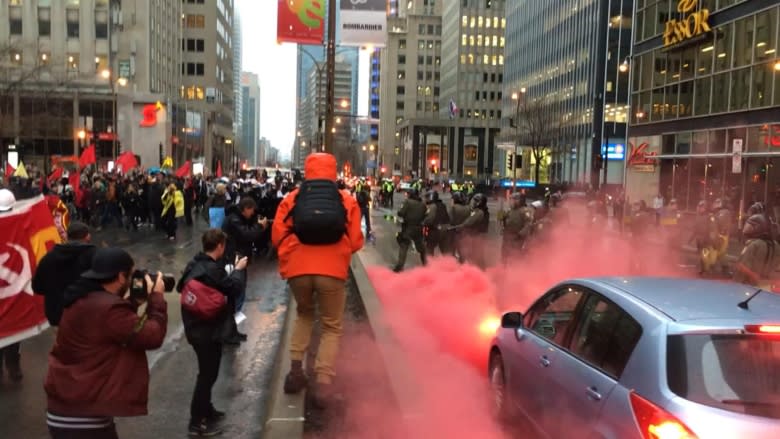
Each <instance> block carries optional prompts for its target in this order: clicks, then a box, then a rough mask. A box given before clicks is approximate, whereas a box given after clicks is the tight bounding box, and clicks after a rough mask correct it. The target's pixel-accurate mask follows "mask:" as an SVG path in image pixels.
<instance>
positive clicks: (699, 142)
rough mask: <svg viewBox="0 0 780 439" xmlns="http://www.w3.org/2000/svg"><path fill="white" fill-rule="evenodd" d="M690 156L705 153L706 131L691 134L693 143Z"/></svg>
mask: <svg viewBox="0 0 780 439" xmlns="http://www.w3.org/2000/svg"><path fill="white" fill-rule="evenodd" d="M691 153H692V154H706V153H707V131H697V132H695V133H693V142H692V143H691Z"/></svg>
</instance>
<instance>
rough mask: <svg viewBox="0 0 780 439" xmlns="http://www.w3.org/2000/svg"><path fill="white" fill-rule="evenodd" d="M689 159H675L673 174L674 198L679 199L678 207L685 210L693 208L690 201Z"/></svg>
mask: <svg viewBox="0 0 780 439" xmlns="http://www.w3.org/2000/svg"><path fill="white" fill-rule="evenodd" d="M689 162H690V160H689V159H674V161H673V163H674V169H673V174H672V197H674V198H675V199H677V205H678V206H680V208H682V209H685V210H690V209H692V207H695V206H696V205H695V204H694V205H693V206H691V205H690V201H689V192H690V175H689V174H690V166H689Z"/></svg>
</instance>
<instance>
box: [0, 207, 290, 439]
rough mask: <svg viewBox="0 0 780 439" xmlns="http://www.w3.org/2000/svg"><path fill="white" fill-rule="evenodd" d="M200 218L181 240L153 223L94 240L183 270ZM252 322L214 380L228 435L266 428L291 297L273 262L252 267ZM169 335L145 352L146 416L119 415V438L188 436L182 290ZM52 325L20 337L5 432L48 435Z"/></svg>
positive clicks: (140, 260)
mask: <svg viewBox="0 0 780 439" xmlns="http://www.w3.org/2000/svg"><path fill="white" fill-rule="evenodd" d="M202 229H203V225H202V222H201V223H200V225H199V226H198V227H196V228H195V229H192V228H187V227H186V226H182V227H180V229H179V230H180V233H179V237H178V239H177V241H176V242H174V243H169V242H168V241H167V240H165V239H164V235H163V234H162V233H157V232H150V231H148V229H146V230H142V231H141V232H138V233H133V232H126V231H124V230H120V229H115V228H110V229H106V230H104V231H102V232H97V233H96V235H95V236H94V237H93V242H95V243H96V244H98V245H102V244H109V245H110V244H114V245H119V246H122V247H124V248H125V249H126V250H128V251H129V252H130V253H131V255H132V256H133V258H134V259H135V263H136V267H137V268H139V267H143V268H147V269H149V270H159V271H162V272H164V273H171V274H174V275H176V277H177V278H178V276H179V275H180V273H181V271H182V270H183V268H184V266H185V265H186V263H187V262H188V261H189V259H190V258H191V257H192V256H193V255H194V254H195V253H196V252H197V251H199V250H200V232H201V231H202ZM247 296H248V297H247V303H246V306H245V308H244V313H245V314H246V316H247V320H246V321H245V322H244V323H242V324H241V325H240V326H239V329H240V330H241V331H242V332H245V333H247V335H248V341H247V342H245V343H243V344H242V345H241V346H238V347H225V350H224V354H223V357H222V367H221V369H220V377H219V379H218V380H217V383H216V385H215V386H214V405H215V406H216V407H217V408H218V409H220V410H223V411H225V412H227V414H228V415H227V419H226V421H225V423H224V425H225V427H226V428H225V436H224V437H230V438H257V437H258V436H259V434H260V431H261V428H262V422H263V417H264V413H265V410H266V404H267V401H268V396H269V395H268V391H267V388H268V385H269V380H270V379H271V373H272V369H273V364H274V361H275V359H276V353H277V351H278V348H279V340H280V332H281V330H282V327H283V323H284V318H285V315H286V312H287V304H288V301H289V296H288V294H287V292H286V285H285V283H284V282H283V281H282V280H281V278H280V277H279V275H278V272H277V270H276V265H275V264H274V263H269V262H265V261H263V262H258V263H255V264H253V265H251V266H250V267H249V283H248V287H247ZM166 299H167V302H168V313H169V320H168V333H167V336H166V340H165V343H164V345H163V346H162V348H161V349H159V350H157V351H153V352H149V353H148V358H149V363H150V366H151V383H150V391H149V415H148V416H146V417H139V418H127V419H119V420H117V429H118V431H119V435H120V437H122V438H134V439H148V438H151V437H166V438H168V437H171V438H172V437H184V436H185V435H186V431H187V423H188V421H189V404H190V398H191V396H192V390H193V387H194V385H195V378H196V375H197V363H196V358H195V353H194V352H193V350H192V348H191V347H190V346H189V344H187V342H186V340H185V339H184V333H183V326H182V322H181V312H180V305H179V295H178V294H177V293H172V294H167V295H166ZM54 334H55V330H54V329H49V330H47V331H46V332H45V333H44V334H42V335H40V336H38V337H35V338H32V339H29V340H26V341H24V342H22V348H21V350H22V367H23V370H24V373H25V377H24V380H23V381H22V382H21V383H19V384H16V383H12V382H10V381H9V380H8V379H7V378H6V379H4V380H3V381H0V437H2V438H7V439H17V438H19V439H22V438H30V439H38V438H45V437H48V433H47V430H46V422H45V412H46V395H45V392H44V391H43V379H44V377H45V374H46V367H47V355H48V352H49V350H50V348H51V346H52V344H53V342H54Z"/></svg>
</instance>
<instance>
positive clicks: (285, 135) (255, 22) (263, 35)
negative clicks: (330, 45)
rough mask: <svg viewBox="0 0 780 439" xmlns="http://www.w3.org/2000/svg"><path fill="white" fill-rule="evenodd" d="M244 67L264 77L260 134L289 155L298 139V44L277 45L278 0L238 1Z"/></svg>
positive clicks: (261, 94)
mask: <svg viewBox="0 0 780 439" xmlns="http://www.w3.org/2000/svg"><path fill="white" fill-rule="evenodd" d="M236 5H237V6H238V14H239V15H240V17H241V33H242V34H243V41H242V49H243V64H244V65H243V70H244V71H245V72H252V73H257V75H258V76H259V77H260V135H261V136H263V137H266V138H267V139H269V140H271V145H273V146H274V147H276V148H279V150H280V151H281V152H282V153H283V154H288V153H289V151H290V148H291V147H292V143H293V140H294V139H295V64H296V59H295V44H292V43H285V44H282V45H278V44H276V5H277V2H276V1H275V0H237V1H236Z"/></svg>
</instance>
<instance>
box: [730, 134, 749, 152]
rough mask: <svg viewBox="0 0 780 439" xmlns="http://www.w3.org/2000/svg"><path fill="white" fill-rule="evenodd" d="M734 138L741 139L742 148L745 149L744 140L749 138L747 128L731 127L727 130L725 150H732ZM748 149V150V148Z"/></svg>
mask: <svg viewBox="0 0 780 439" xmlns="http://www.w3.org/2000/svg"><path fill="white" fill-rule="evenodd" d="M735 139H739V140H742V149H743V150H745V144H746V143H745V142H749V139H748V138H747V128H732V129H730V130H728V134H727V138H726V152H732V151H734V146H733V145H734V140H735ZM748 151H750V150H749V149H748Z"/></svg>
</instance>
